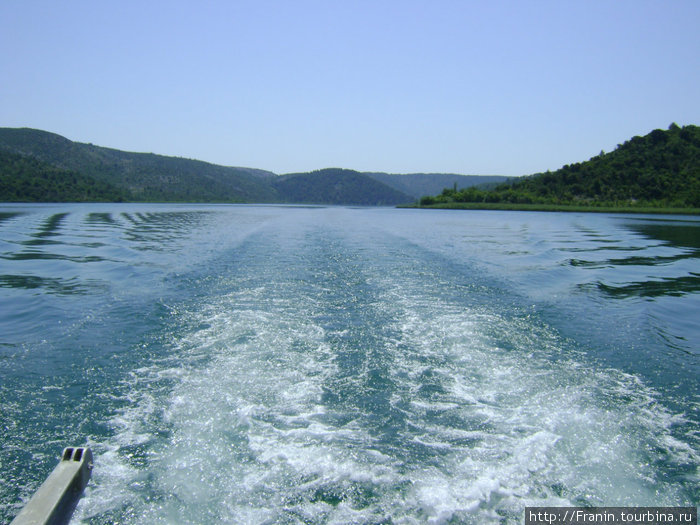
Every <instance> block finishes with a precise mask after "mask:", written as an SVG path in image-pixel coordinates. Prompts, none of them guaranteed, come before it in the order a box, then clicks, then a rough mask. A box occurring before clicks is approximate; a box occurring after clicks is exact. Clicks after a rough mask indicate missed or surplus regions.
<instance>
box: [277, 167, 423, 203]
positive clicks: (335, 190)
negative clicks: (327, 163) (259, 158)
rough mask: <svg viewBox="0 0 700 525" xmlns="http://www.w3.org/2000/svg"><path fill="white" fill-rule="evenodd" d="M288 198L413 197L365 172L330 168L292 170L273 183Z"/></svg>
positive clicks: (400, 200)
mask: <svg viewBox="0 0 700 525" xmlns="http://www.w3.org/2000/svg"><path fill="white" fill-rule="evenodd" d="M273 185H274V187H275V188H276V189H277V191H278V193H279V194H280V195H282V196H283V198H284V199H285V201H286V202H294V203H307V204H353V205H360V206H391V205H396V204H405V203H407V202H411V201H413V200H414V199H413V198H412V197H411V196H409V195H406V194H405V193H402V192H400V191H398V190H396V189H394V188H391V187H389V186H387V185H386V184H383V183H381V182H379V181H377V180H375V179H373V178H372V177H369V176H368V175H365V174H363V173H360V172H357V171H353V170H344V169H339V168H328V169H323V170H318V171H313V172H311V173H290V174H287V175H283V176H281V177H280V178H279V179H277V180H275V181H274V183H273Z"/></svg>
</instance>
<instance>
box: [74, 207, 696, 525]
mask: <svg viewBox="0 0 700 525" xmlns="http://www.w3.org/2000/svg"><path fill="white" fill-rule="evenodd" d="M206 212H207V214H206V215H205V216H203V217H199V218H198V219H197V221H195V222H194V223H193V222H191V221H187V220H183V217H181V216H179V219H180V221H179V222H176V223H174V222H173V219H174V217H164V216H159V220H160V222H157V221H148V224H147V226H148V228H147V229H141V231H140V234H141V235H142V236H141V237H140V238H139V239H140V240H139V241H138V242H139V243H141V244H140V246H141V248H142V249H143V252H144V254H143V257H144V259H146V260H147V263H145V262H142V261H141V259H140V257H141V255H139V254H136V255H135V254H133V253H132V254H130V257H135V260H136V261H138V262H137V264H136V266H137V267H138V268H139V269H137V271H135V272H134V273H135V274H136V275H137V276H138V275H140V277H137V278H138V279H141V280H143V281H144V282H148V281H149V280H154V281H155V282H157V283H158V286H156V287H155V292H156V293H155V295H156V296H157V297H156V298H155V300H156V301H158V302H159V304H160V308H161V310H159V313H158V315H157V317H158V319H159V322H158V323H154V322H153V320H151V322H150V328H148V327H145V328H144V332H143V333H142V334H141V335H139V336H136V337H135V340H134V341H131V348H130V352H132V353H134V354H138V353H139V352H141V351H143V352H146V353H147V355H148V358H147V359H145V358H143V356H142V357H141V358H137V357H134V358H133V361H132V362H131V363H130V364H129V358H128V357H124V359H125V360H126V362H125V363H123V364H122V365H120V367H119V368H118V369H117V370H115V372H114V376H113V377H110V378H109V380H108V381H107V385H106V386H105V388H104V391H103V392H101V393H99V394H98V395H100V396H102V399H103V401H102V404H101V409H102V411H101V412H99V413H97V414H94V416H93V417H96V418H98V419H100V424H101V425H103V427H104V430H103V431H102V432H93V433H92V434H91V435H89V436H88V440H89V444H90V446H92V447H93V449H94V451H95V453H96V468H95V472H94V475H93V483H92V484H91V486H90V487H89V489H88V491H87V492H86V495H85V496H84V498H83V501H82V502H81V504H80V506H79V508H78V512H77V515H76V519H77V521H79V522H83V523H112V522H120V523H426V522H427V523H504V522H505V523H521V522H522V519H523V518H522V516H523V510H524V507H525V506H530V505H537V506H546V505H549V506H552V505H584V506H592V505H593V506H595V505H618V506H622V505H680V504H685V505H688V504H696V503H697V499H696V498H697V488H696V485H695V482H696V481H697V479H698V478H697V466H698V459H699V456H698V452H697V448H696V447H697V440H696V434H694V432H696V431H697V420H695V421H693V419H692V410H686V411H685V412H683V411H680V410H678V404H679V403H680V404H682V403H684V401H683V399H686V398H687V397H684V395H679V396H678V397H674V398H673V400H672V401H667V400H666V399H664V393H663V392H662V391H660V390H658V389H656V388H654V386H653V385H652V384H650V382H651V381H650V380H649V379H648V378H645V377H643V375H642V374H635V373H632V372H630V371H629V370H626V369H624V368H623V367H616V366H614V365H615V361H614V360H613V359H607V360H606V359H605V358H604V352H602V351H601V355H602V356H603V357H600V356H597V355H596V354H595V349H592V348H590V347H589V346H588V342H585V343H582V342H581V341H577V340H575V339H572V338H571V337H570V336H569V335H568V334H567V333H566V328H565V327H564V328H562V327H561V326H559V325H558V324H557V322H558V321H557V320H559V319H561V318H560V317H557V316H560V315H561V312H562V311H563V312H565V313H566V312H567V309H569V310H568V311H569V313H572V312H573V313H576V310H575V308H580V305H577V303H576V302H574V303H569V302H567V300H562V301H561V302H560V305H561V308H559V309H557V310H556V312H557V313H556V315H552V314H550V313H549V312H550V306H551V305H550V304H549V303H546V302H545V301H543V300H542V297H541V296H540V295H539V294H542V287H539V286H538V287H534V288H533V289H532V291H531V293H530V292H529V291H528V289H527V286H528V285H527V282H526V281H522V282H519V281H518V279H521V278H522V277H523V276H525V275H527V276H530V277H532V276H533V275H535V274H536V273H537V272H538V271H540V270H541V269H542V265H543V264H544V263H543V262H542V260H540V261H538V264H537V265H534V264H532V261H529V262H528V263H527V264H522V263H518V264H519V265H516V266H513V267H509V264H510V263H509V261H511V260H520V261H522V259H518V257H521V258H522V257H523V256H525V257H526V258H527V257H531V254H527V253H525V254H524V253H523V251H522V250H517V249H518V246H516V241H513V242H511V243H509V244H508V239H500V242H501V245H500V246H505V245H506V244H508V245H509V248H508V250H513V251H518V252H519V253H518V254H515V253H511V254H510V255H509V256H503V255H502V254H501V253H498V251H491V252H486V253H481V254H479V253H478V251H479V250H477V251H476V252H474V251H472V249H473V248H472V247H470V246H469V243H467V242H464V241H462V242H460V236H462V235H464V233H465V230H464V229H462V228H463V227H464V226H466V224H459V221H460V220H461V219H457V221H458V224H459V226H458V227H455V226H454V225H452V226H451V227H450V229H449V230H448V231H447V232H445V231H441V230H440V226H441V222H442V221H444V220H445V216H444V215H439V214H435V213H432V212H430V213H429V214H427V215H423V216H417V215H416V212H410V211H398V210H352V209H341V208H330V209H298V208H291V209H287V208H257V209H256V208H253V209H249V208H235V207H234V208H213V209H207V210H206ZM411 213H413V214H411ZM418 213H421V212H418ZM525 215H526V214H525ZM134 217H135V215H133V214H131V215H128V217H125V216H124V215H119V214H116V213H110V214H109V218H110V220H111V221H112V223H111V225H110V226H109V227H110V228H116V231H121V228H122V227H127V226H128V225H129V218H131V219H132V222H133V219H134ZM142 217H146V216H142ZM176 217H178V216H176ZM482 217H483V216H482ZM398 218H400V219H401V220H398ZM495 218H498V216H495ZM449 220H453V219H452V218H450V219H449ZM470 220H473V219H470ZM501 220H502V218H501ZM524 220H529V219H524V218H523V217H522V214H520V215H519V214H512V215H510V216H508V221H509V223H508V224H509V226H508V227H507V228H502V230H501V231H500V232H499V233H498V235H494V234H493V233H492V232H491V233H489V232H488V228H483V227H482V230H481V232H480V235H481V237H482V239H484V242H486V241H488V242H493V243H497V242H499V236H503V235H504V231H507V230H508V229H509V228H510V224H512V223H513V221H524ZM576 220H578V221H585V220H586V219H585V218H577V219H576ZM103 222H104V221H103ZM594 222H595V221H594ZM105 224H107V223H105ZM173 224H175V226H173ZM496 224H497V222H496V221H495V220H494V222H492V223H491V225H490V227H491V228H495V227H496ZM143 226H146V225H143ZM166 226H167V227H166ZM594 226H595V225H594ZM443 227H445V225H443ZM471 228H472V230H471V232H472V233H470V235H472V234H474V230H473V228H474V226H473V225H471ZM562 229H563V230H566V229H572V230H575V228H574V227H573V226H572V225H571V224H569V223H567V224H566V225H565V226H563V227H562ZM100 231H102V230H100ZM110 231H111V230H110ZM523 231H524V230H523V228H522V227H520V228H517V229H516V231H515V233H513V237H514V238H519V239H520V240H519V241H517V242H520V243H523V244H526V243H527V242H528V241H527V239H522V237H523ZM578 231H579V232H580V231H581V230H578ZM588 231H589V232H590V228H589V230H588ZM144 232H150V233H151V235H150V236H145V237H144V236H143V234H144ZM183 232H184V233H186V234H187V235H188V236H189V240H188V239H183V238H181V235H180V234H181V233H183ZM559 233H562V232H559ZM563 233H566V231H564V232H563ZM474 235H475V234H474ZM137 237H138V236H136V235H135V234H134V233H133V232H132V233H131V234H130V235H129V236H125V235H122V236H120V238H121V239H122V240H124V239H134V238H137ZM564 237H566V236H564ZM567 238H568V239H571V236H569V237H567ZM128 242H133V241H131V240H128ZM546 242H547V243H548V244H547V246H546V249H545V250H544V252H545V253H546V252H547V250H550V249H552V247H553V246H557V245H558V244H557V243H558V242H559V241H557V240H551V239H548V240H547V241H546ZM113 244H115V245H116V244H118V243H113ZM577 246H578V247H579V248H581V247H582V246H583V242H582V241H581V242H579V244H578V245H577ZM479 248H480V249H481V248H483V245H482V246H480V247H479ZM521 248H522V246H521ZM500 249H502V248H499V250H500ZM151 252H165V253H166V255H165V256H163V255H160V256H159V257H155V258H154V257H152V256H151V255H150V254H151ZM182 257H185V258H186V259H187V260H186V261H184V262H183V261H182V260H181V258H182ZM545 257H551V255H549V256H545ZM114 259H119V257H115V258H114ZM121 260H123V257H122V259H121ZM176 261H177V262H176ZM169 263H173V265H174V266H169ZM494 263H497V265H500V266H501V267H502V268H507V269H510V270H511V271H513V272H515V273H520V274H521V275H508V271H505V272H504V271H498V269H496V270H497V271H495V272H492V271H490V270H489V267H491V268H493V265H494ZM142 264H143V267H142ZM577 268H578V267H576V268H575V271H578V270H577ZM553 271H555V272H556V271H557V268H553ZM598 277H599V276H598ZM510 280H514V283H513V285H512V286H509V281H510ZM577 284H580V283H577ZM549 286H550V287H554V288H557V289H558V287H565V286H569V287H570V288H571V286H572V283H570V282H569V283H568V284H567V285H564V284H563V283H562V282H560V283H559V284H557V283H551V282H550V283H549ZM583 288H585V286H584V287H583ZM579 289H581V287H580V286H579ZM151 292H152V289H151V291H149V293H151ZM124 293H126V292H124ZM134 293H138V292H136V291H133V290H132V291H130V292H129V294H134ZM553 293H554V295H556V293H557V292H553ZM129 297H131V296H129ZM596 300H598V298H596ZM130 302H131V301H129V300H125V301H124V304H122V305H120V308H127V307H128V306H127V305H128V304H129V303H130ZM696 304H697V303H696ZM611 311H614V310H611ZM135 313H136V312H123V313H122V314H121V315H124V316H132V315H134V314H135ZM105 317H110V318H111V315H110V316H105ZM132 322H144V323H146V322H148V318H145V319H143V320H142V321H132ZM583 322H585V319H584V320H583ZM593 328H594V327H592V326H589V329H593ZM91 329H93V330H96V328H91ZM575 332H576V330H573V329H572V333H575ZM632 335H633V332H632V331H630V333H629V334H627V335H626V336H627V337H628V338H629V337H632ZM628 342H629V343H630V344H639V343H638V341H636V340H630V341H628ZM688 359H692V358H688ZM693 362H695V363H697V362H696V361H693ZM691 394H692V393H691ZM691 398H692V395H691ZM691 406H692V405H691ZM689 418H690V419H689ZM694 435H695V437H693V436H694ZM693 487H695V488H693Z"/></svg>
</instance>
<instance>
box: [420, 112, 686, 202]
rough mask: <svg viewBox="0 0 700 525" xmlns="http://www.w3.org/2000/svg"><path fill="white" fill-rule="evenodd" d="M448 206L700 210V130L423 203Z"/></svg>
mask: <svg viewBox="0 0 700 525" xmlns="http://www.w3.org/2000/svg"><path fill="white" fill-rule="evenodd" d="M450 203H513V204H563V205H582V204H583V205H589V206H617V207H621V206H622V207H640V206H647V207H673V208H689V207H693V208H700V127H698V126H684V127H682V128H681V127H679V126H677V125H675V124H672V125H671V126H670V127H669V129H668V130H666V131H664V130H660V129H657V130H654V131H652V132H651V133H649V134H648V135H646V136H644V137H639V136H637V137H634V138H632V139H630V140H628V141H627V142H625V143H624V144H620V145H618V146H617V148H616V149H615V151H613V152H611V153H604V152H601V153H600V155H597V156H595V157H593V158H591V159H590V160H588V161H586V162H580V163H576V164H570V165H566V166H564V167H562V168H561V169H559V170H557V171H555V172H547V173H538V174H535V175H532V176H530V177H525V178H522V179H518V180H517V181H515V182H513V183H512V184H501V185H500V186H498V187H497V188H495V189H494V190H491V191H480V190H478V189H474V188H469V189H466V190H461V191H454V190H453V189H446V190H444V191H443V192H442V194H440V195H437V196H435V197H424V198H422V199H421V204H422V205H436V204H438V205H439V204H450Z"/></svg>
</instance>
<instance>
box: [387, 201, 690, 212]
mask: <svg viewBox="0 0 700 525" xmlns="http://www.w3.org/2000/svg"><path fill="white" fill-rule="evenodd" d="M399 208H422V209H439V210H513V211H559V212H586V213H644V214H647V213H658V214H667V215H700V208H655V207H643V206H579V205H571V206H568V205H564V204H513V203H504V202H449V203H438V204H431V205H429V206H421V205H420V204H406V205H402V206H399Z"/></svg>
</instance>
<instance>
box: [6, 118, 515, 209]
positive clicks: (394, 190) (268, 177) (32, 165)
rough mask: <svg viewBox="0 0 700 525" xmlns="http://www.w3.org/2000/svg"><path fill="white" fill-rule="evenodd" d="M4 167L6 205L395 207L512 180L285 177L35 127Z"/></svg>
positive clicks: (9, 131) (330, 172) (13, 138)
mask: <svg viewBox="0 0 700 525" xmlns="http://www.w3.org/2000/svg"><path fill="white" fill-rule="evenodd" d="M20 158H24V159H25V160H24V161H21V160H20ZM28 159H32V161H31V162H29V161H28ZM0 160H1V161H2V162H0V165H2V166H4V167H3V168H0V201H41V200H44V201H51V200H53V201H56V200H58V201H61V200H69V201H73V200H128V201H155V202H240V203H300V204H301V203H314V204H360V205H396V204H404V203H408V202H413V201H415V200H417V199H418V198H420V197H421V196H423V195H429V194H432V193H435V192H436V191H440V190H441V189H442V188H444V187H447V186H450V187H454V186H455V185H456V186H457V187H459V188H465V187H469V186H471V185H474V184H483V183H489V182H500V181H503V180H506V179H507V178H506V177H491V176H487V177H478V176H463V175H453V174H408V175H395V174H387V173H360V172H357V171H353V170H343V169H339V168H328V169H324V170H318V171H315V172H310V173H293V174H286V175H281V176H280V175H277V174H275V173H272V172H270V171H265V170H260V169H256V168H245V167H227V166H219V165H216V164H210V163H208V162H203V161H199V160H193V159H186V158H180V157H169V156H164V155H156V154H153V153H134V152H127V151H121V150H117V149H112V148H106V147H101V146H95V145H93V144H85V143H80V142H73V141H71V140H69V139H67V138H65V137H62V136H61V135H57V134H55V133H50V132H48V131H42V130H36V129H30V128H0ZM69 173H70V174H72V175H68V174H69ZM76 176H78V178H79V179H80V181H79V182H77V181H78V179H76V178H75V177H76ZM74 180H75V181H76V182H73V181H74ZM88 181H91V182H88ZM90 187H91V188H92V189H91V190H90V191H88V190H87V188H90ZM41 188H43V190H42V189H41ZM97 188H99V190H98V189H97Z"/></svg>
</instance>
